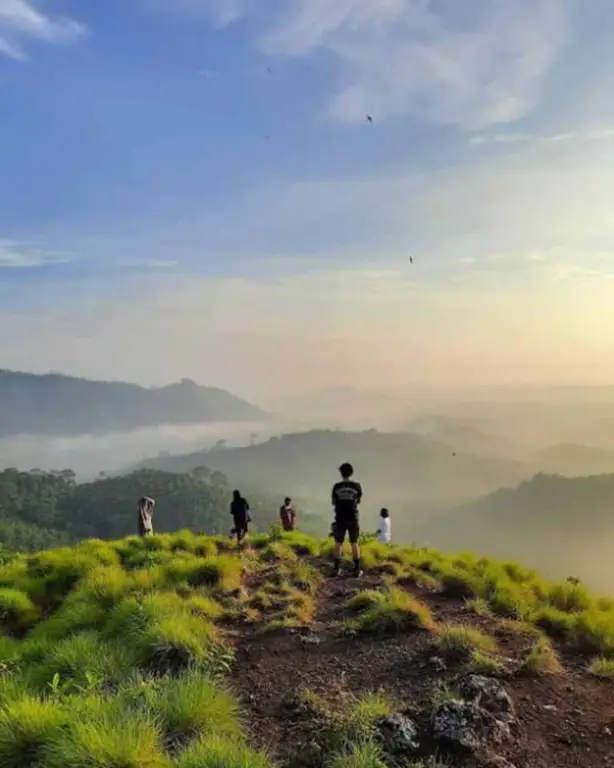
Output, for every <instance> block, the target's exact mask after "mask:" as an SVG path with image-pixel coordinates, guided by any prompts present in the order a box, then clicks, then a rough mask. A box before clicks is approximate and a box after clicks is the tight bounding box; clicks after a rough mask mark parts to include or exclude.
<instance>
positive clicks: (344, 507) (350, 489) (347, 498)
mask: <svg viewBox="0 0 614 768" xmlns="http://www.w3.org/2000/svg"><path fill="white" fill-rule="evenodd" d="M361 500H362V486H361V485H360V483H357V482H356V481H355V480H341V481H340V482H338V483H335V485H334V486H333V493H332V502H333V507H334V508H335V512H336V513H337V514H338V515H355V514H356V513H357V512H358V505H359V504H360V502H361Z"/></svg>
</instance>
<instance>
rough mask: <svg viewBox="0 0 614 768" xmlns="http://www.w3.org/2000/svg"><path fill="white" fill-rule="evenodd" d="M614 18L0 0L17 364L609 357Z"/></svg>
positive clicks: (444, 1)
mask: <svg viewBox="0 0 614 768" xmlns="http://www.w3.org/2000/svg"><path fill="white" fill-rule="evenodd" d="M613 29H614V5H613V4H612V3H611V2H610V0H585V2H584V3H580V2H579V0H466V2H463V3H460V2H458V0H430V2H429V0H335V2H332V0H104V2H96V3H94V2H88V3H85V2H83V1H82V0H0V104H1V112H0V301H1V302H2V304H1V308H0V351H1V352H2V358H3V360H2V365H4V366H6V367H17V368H25V369H29V370H41V371H44V370H49V369H54V370H62V371H67V372H71V373H78V374H82V375H87V376H102V377H105V378H123V377H125V378H130V379H135V380H140V381H143V382H145V383H154V382H161V381H167V380H169V379H173V378H176V377H178V376H181V375H191V376H194V377H195V378H197V379H199V380H201V381H204V382H210V383H215V384H221V385H223V386H227V387H229V388H231V389H235V390H239V391H241V392H244V393H246V394H250V395H252V396H254V397H263V396H268V395H269V394H271V393H273V392H276V391H280V390H282V389H285V388H286V389H288V390H298V389H307V388H310V387H316V386H326V385H331V384H344V383H348V382H349V381H356V379H360V380H361V381H362V382H364V384H365V386H370V387H375V386H380V385H381V386H384V387H388V386H390V387H396V388H399V387H403V386H406V385H408V384H411V383H424V382H438V381H441V380H442V378H445V379H448V378H449V377H450V375H451V373H452V376H453V378H454V379H455V380H457V381H458V382H468V381H478V380H484V381H498V380H501V381H508V380H526V379H531V380H540V381H541V380H543V381H552V380H560V379H565V380H570V381H571V380H586V379H587V378H588V379H589V380H590V379H594V380H599V381H601V380H608V379H609V378H611V377H612V375H613V374H614V370H613V366H612V364H611V363H608V362H607V357H608V356H609V357H610V358H611V354H609V355H608V353H607V350H608V349H610V350H611V344H612V342H613V341H614V338H612V337H613V335H614V331H613V330H612V327H613V326H612V317H611V314H612V310H611V309H610V307H614V302H612V298H614V295H613V293H612V292H613V290H614V282H612V280H611V277H612V276H614V248H613V246H612V238H613V237H614V214H613V213H612V211H614V185H612V182H611V171H610V169H611V167H612V161H613V160H614V88H613V87H612V86H613V85H614V83H613V82H612V80H614V74H613V73H614V67H613V64H614V61H613V59H614V54H613V53H612V50H611V45H610V38H611V33H612V30H613ZM367 115H371V116H372V118H373V122H372V123H371V122H369V121H368V120H367ZM410 254H411V255H413V256H414V259H415V264H413V265H410V264H409V263H408V259H409V255H410ZM536 329H537V330H536ZM355 345H360V347H361V350H362V351H361V354H360V355H359V356H357V355H356V354H355V353H353V352H352V351H351V350H352V348H353V347H354V346H355ZM348 350H349V351H348ZM280 364H281V365H282V366H283V367H284V369H285V370H286V373H285V374H284V376H283V377H281V380H280V377H279V370H278V369H279V366H280ZM587 371H590V373H587ZM280 381H281V383H280Z"/></svg>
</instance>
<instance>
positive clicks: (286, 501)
mask: <svg viewBox="0 0 614 768" xmlns="http://www.w3.org/2000/svg"><path fill="white" fill-rule="evenodd" d="M291 501H292V499H291V498H290V497H289V496H286V498H285V499H284V504H290V502H291Z"/></svg>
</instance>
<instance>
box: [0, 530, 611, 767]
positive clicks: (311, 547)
mask: <svg viewBox="0 0 614 768" xmlns="http://www.w3.org/2000/svg"><path fill="white" fill-rule="evenodd" d="M329 552H330V544H329V542H319V541H316V540H315V539H310V538H309V537H307V536H305V535H304V534H285V533H281V532H279V531H277V530H276V531H273V532H271V533H270V534H260V535H258V536H257V537H255V538H254V548H253V549H251V550H246V551H239V550H237V549H233V548H229V544H228V540H227V539H226V538H224V537H216V536H213V537H210V536H204V535H198V534H195V533H192V532H190V531H180V532H178V533H176V534H164V533H163V534H158V535H156V536H153V537H151V538H146V539H141V538H138V537H134V536H131V537H128V538H125V539H120V540H116V541H106V542H105V541H102V540H97V539H92V540H89V541H84V542H82V543H80V544H78V545H76V546H73V547H61V548H58V549H54V550H49V551H45V552H41V553H37V554H30V555H28V554H23V555H17V556H15V557H13V558H10V559H8V560H7V562H5V563H4V565H2V566H0V765H2V766H7V767H8V768H18V767H20V766H25V765H31V766H33V768H143V767H145V768H201V767H202V766H206V767H210V768H270V766H271V765H272V762H271V758H270V757H269V756H268V755H266V754H263V753H261V752H258V751H254V749H253V745H250V744H249V743H248V741H247V738H246V735H245V726H244V723H243V722H242V717H241V712H240V709H239V705H238V702H237V701H236V700H235V698H234V696H233V695H232V694H231V692H230V690H229V689H228V688H227V687H226V680H227V676H228V673H229V672H230V670H231V667H232V664H233V659H234V654H233V649H232V637H233V636H234V635H235V634H236V632H237V629H238V628H240V627H241V626H243V625H250V628H249V634H250V636H252V637H258V633H259V632H270V631H281V632H283V631H286V630H288V629H290V628H294V627H301V628H304V627H306V626H309V624H311V622H312V621H313V619H314V616H315V611H316V608H317V605H318V599H319V596H320V595H321V592H320V587H321V585H322V581H323V569H324V566H325V565H326V566H327V565H328V556H329ZM364 555H365V561H366V562H370V563H372V564H374V568H375V572H376V573H378V572H380V571H381V566H382V565H385V564H386V563H388V564H390V565H392V564H394V566H395V568H394V569H393V568H390V569H389V570H388V571H387V575H384V577H383V578H382V585H381V587H380V588H378V589H365V590H362V591H358V592H356V594H355V595H354V597H352V598H351V599H350V600H349V601H348V602H347V604H346V605H343V604H340V605H339V617H338V619H333V622H332V625H333V626H335V627H337V628H338V629H339V631H340V633H341V632H342V631H343V630H345V631H347V630H351V631H352V632H355V633H375V634H386V633H408V634H410V633H415V632H417V631H422V632H423V633H424V645H425V646H426V647H429V646H430V647H435V648H436V649H437V651H438V652H439V653H440V654H441V655H442V656H444V657H445V658H446V660H451V661H456V660H458V661H459V662H462V663H463V664H466V665H467V668H468V669H471V670H473V671H479V672H482V673H487V674H488V673H494V672H497V671H498V670H499V669H500V668H501V662H500V660H499V658H498V647H497V643H496V641H495V639H494V637H492V636H490V635H489V634H486V633H485V632H483V631H480V630H478V629H476V628H474V627H472V626H470V625H469V623H468V624H467V625H465V624H452V625H446V624H437V623H436V622H435V620H434V618H433V616H432V615H431V612H430V610H429V608H428V605H427V604H426V602H423V601H421V600H420V599H418V598H417V597H416V596H415V595H414V594H413V592H415V591H416V590H417V589H418V588H417V587H416V586H415V584H416V583H418V582H419V581H420V579H419V574H423V575H424V577H425V581H426V582H427V583H428V584H429V585H431V586H432V585H440V589H441V592H442V593H443V594H446V593H447V594H449V593H450V591H452V592H453V593H454V594H456V595H458V594H462V595H464V596H466V597H467V599H468V600H469V601H470V605H471V606H472V607H473V609H474V611H477V612H479V614H480V615H481V616H484V617H486V618H485V619H484V623H485V624H486V625H488V626H490V625H493V627H500V628H501V629H503V630H508V629H509V630H510V631H511V629H512V628H515V629H517V631H518V633H519V634H522V635H523V636H524V635H525V634H526V636H527V638H530V640H531V647H530V648H528V650H527V652H526V655H525V657H524V658H523V660H522V665H521V670H520V671H521V672H525V673H531V674H552V673H556V672H560V671H561V669H562V668H561V666H560V662H559V659H558V656H557V653H556V650H555V648H554V646H553V645H552V642H555V641H556V642H557V643H562V644H564V645H565V646H566V650H568V649H575V650H576V652H577V653H579V654H584V655H585V656H586V657H587V658H586V663H587V665H588V664H589V660H590V659H591V658H592V659H593V660H592V662H590V666H589V669H590V672H591V673H592V674H593V675H596V676H599V677H608V678H609V677H613V676H614V673H613V671H612V670H613V664H614V605H613V603H612V601H610V600H605V599H599V598H595V597H593V596H591V595H590V594H589V593H588V592H586V590H584V589H583V588H579V587H580V585H573V584H570V583H568V582H566V583H564V584H560V585H552V584H548V583H546V582H544V581H543V580H542V579H541V578H540V577H539V576H538V575H537V574H535V573H533V572H532V571H529V570H527V569H524V568H522V567H521V566H518V565H516V564H513V563H497V562H494V561H492V560H489V559H485V558H476V557H474V556H472V555H469V554H463V555H458V556H455V557H446V556H444V555H442V554H441V553H438V552H435V551H432V550H427V549H420V548H414V547H386V548H382V547H381V546H380V545H379V544H377V542H374V541H372V540H367V541H366V542H365V544H364ZM393 571H394V572H393ZM385 573H386V572H385ZM426 592H428V589H427V590H426ZM457 605H458V604H457ZM467 616H468V617H467V621H468V622H469V620H470V619H469V614H468V615H467ZM474 620H475V617H474ZM493 631H494V630H493ZM549 638H550V639H549ZM595 656H597V658H594V657H595ZM449 695H451V694H450V693H449V690H448V689H446V687H445V686H442V687H441V688H440V689H438V690H437V691H436V692H435V695H434V697H433V700H434V701H441V700H442V699H445V697H446V696H449ZM284 709H285V710H286V711H288V712H290V711H291V712H293V713H294V716H295V717H296V718H297V719H301V722H302V723H303V724H304V723H307V726H306V727H307V728H308V729H310V733H311V732H312V742H313V744H315V745H316V746H317V749H318V750H319V752H318V754H319V755H320V758H318V759H320V762H317V760H316V761H315V762H313V763H310V765H311V764H312V765H318V766H321V765H326V766H332V765H335V766H367V767H368V766H375V767H379V768H381V767H382V766H384V765H385V763H386V760H385V758H384V757H383V755H382V752H381V745H380V743H379V741H378V739H377V724H378V720H379V719H380V718H381V717H382V716H386V715H389V714H391V713H395V712H398V711H399V709H398V706H397V704H395V702H394V701H390V700H389V699H388V698H387V697H386V696H384V695H382V694H379V693H378V694H370V695H363V696H357V697H354V696H350V695H349V694H347V693H346V692H345V691H341V692H337V691H336V690H335V696H334V700H333V701H332V702H329V701H328V700H326V701H325V700H323V699H321V698H319V697H318V696H316V695H315V694H312V693H309V692H303V694H302V695H301V697H300V700H299V701H298V702H295V703H294V705H293V706H289V705H285V707H284ZM426 764H427V765H428V764H429V763H428V762H427V763H426Z"/></svg>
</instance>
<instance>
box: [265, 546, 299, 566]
mask: <svg viewBox="0 0 614 768" xmlns="http://www.w3.org/2000/svg"><path fill="white" fill-rule="evenodd" d="M260 558H261V560H263V561H264V562H265V563H278V562H286V563H288V562H290V563H292V562H296V561H297V560H298V555H297V554H296V552H295V551H294V550H293V549H292V548H291V547H289V546H288V545H287V544H285V543H284V542H281V541H273V542H271V543H270V544H268V545H267V546H266V547H265V548H264V549H263V550H262V552H261V553H260Z"/></svg>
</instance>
